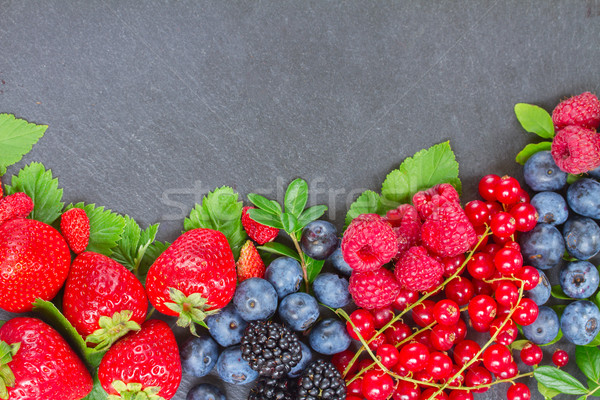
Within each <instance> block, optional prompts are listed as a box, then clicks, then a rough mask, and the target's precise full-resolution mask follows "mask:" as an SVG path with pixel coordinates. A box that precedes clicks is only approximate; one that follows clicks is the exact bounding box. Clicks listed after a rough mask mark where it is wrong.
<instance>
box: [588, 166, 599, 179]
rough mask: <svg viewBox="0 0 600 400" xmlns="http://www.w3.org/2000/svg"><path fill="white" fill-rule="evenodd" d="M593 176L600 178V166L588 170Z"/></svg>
mask: <svg viewBox="0 0 600 400" xmlns="http://www.w3.org/2000/svg"><path fill="white" fill-rule="evenodd" d="M587 173H588V174H589V175H590V176H591V177H592V178H595V179H600V167H596V168H594V169H592V170H590V171H588V172H587Z"/></svg>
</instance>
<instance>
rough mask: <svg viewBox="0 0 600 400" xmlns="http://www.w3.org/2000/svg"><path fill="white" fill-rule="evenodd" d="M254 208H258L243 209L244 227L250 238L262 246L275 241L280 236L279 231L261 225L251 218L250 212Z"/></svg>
mask: <svg viewBox="0 0 600 400" xmlns="http://www.w3.org/2000/svg"><path fill="white" fill-rule="evenodd" d="M252 208H256V207H244V208H243V209H242V225H243V226H244V229H245V230H246V233H247V234H248V236H250V239H252V240H254V241H255V242H256V243H258V244H260V245H263V244H265V243H267V242H271V241H273V240H274V239H275V238H276V237H277V235H278V234H279V229H277V228H272V227H270V226H267V225H263V224H259V223H258V222H256V221H255V220H253V219H252V218H250V216H249V215H248V210H250V209H252Z"/></svg>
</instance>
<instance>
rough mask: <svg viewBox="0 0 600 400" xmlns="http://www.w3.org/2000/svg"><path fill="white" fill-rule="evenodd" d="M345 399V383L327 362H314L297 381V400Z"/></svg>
mask: <svg viewBox="0 0 600 400" xmlns="http://www.w3.org/2000/svg"><path fill="white" fill-rule="evenodd" d="M345 398H346V382H344V379H343V378H342V376H341V374H340V373H339V371H338V370H337V369H336V368H335V367H334V366H333V364H332V363H330V362H329V361H325V360H317V361H314V362H313V363H312V364H310V365H309V367H308V368H307V369H306V371H304V373H303V374H302V376H301V377H300V378H299V379H298V389H297V400H318V399H329V400H339V399H345Z"/></svg>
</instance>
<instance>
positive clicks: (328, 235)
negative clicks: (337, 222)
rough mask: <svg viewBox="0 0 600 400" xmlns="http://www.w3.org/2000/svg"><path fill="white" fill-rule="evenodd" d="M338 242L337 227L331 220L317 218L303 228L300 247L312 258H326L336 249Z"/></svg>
mask: <svg viewBox="0 0 600 400" xmlns="http://www.w3.org/2000/svg"><path fill="white" fill-rule="evenodd" d="M337 244H338V237H337V229H336V228H335V226H334V225H333V224H332V223H331V222H327V221H321V220H317V221H313V222H310V223H309V224H308V225H306V226H305V227H304V229H302V238H301V239H300V247H301V248H302V251H303V252H304V253H305V254H306V255H307V256H309V257H310V258H314V259H315V260H324V259H326V258H327V257H329V256H330V255H331V253H333V252H334V251H335V248H336V247H337Z"/></svg>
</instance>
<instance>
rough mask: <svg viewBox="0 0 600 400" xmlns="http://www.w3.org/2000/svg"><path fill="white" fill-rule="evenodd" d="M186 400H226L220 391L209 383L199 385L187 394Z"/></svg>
mask: <svg viewBox="0 0 600 400" xmlns="http://www.w3.org/2000/svg"><path fill="white" fill-rule="evenodd" d="M185 399H186V400H227V398H226V397H225V395H224V394H223V392H222V391H221V389H219V388H218V387H216V386H215V385H212V384H210V383H201V384H199V385H196V386H194V387H193V388H191V389H190V391H189V392H188V394H187V396H186V398H185Z"/></svg>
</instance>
